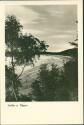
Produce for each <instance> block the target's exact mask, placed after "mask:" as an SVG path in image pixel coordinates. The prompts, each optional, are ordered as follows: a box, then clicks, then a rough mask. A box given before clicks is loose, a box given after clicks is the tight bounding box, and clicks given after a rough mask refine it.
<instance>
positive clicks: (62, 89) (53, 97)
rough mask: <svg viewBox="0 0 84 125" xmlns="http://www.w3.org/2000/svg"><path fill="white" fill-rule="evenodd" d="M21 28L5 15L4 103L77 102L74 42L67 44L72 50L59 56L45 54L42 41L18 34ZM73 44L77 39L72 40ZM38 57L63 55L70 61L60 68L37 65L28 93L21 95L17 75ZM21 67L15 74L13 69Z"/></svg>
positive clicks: (76, 49) (44, 45)
mask: <svg viewBox="0 0 84 125" xmlns="http://www.w3.org/2000/svg"><path fill="white" fill-rule="evenodd" d="M22 28H23V26H22V25H21V24H20V23H19V21H18V20H17V19H16V17H15V16H8V17H7V18H6V21H5V43H6V53H5V55H6V57H8V56H10V58H11V64H10V66H7V65H6V66H5V76H6V85H5V88H6V101H32V100H35V101H77V100H78V60H77V59H78V54H77V52H78V48H77V44H76V43H75V42H70V44H71V45H74V46H75V47H74V48H73V49H69V50H65V51H63V52H59V53H56V52H54V53H52V52H46V50H47V48H48V45H46V44H45V41H40V40H39V39H38V38H36V37H34V36H33V35H31V34H29V35H27V34H25V35H23V34H22V31H21V30H22ZM75 41H77V40H75ZM41 54H45V55H47V54H50V55H67V56H71V57H72V60H70V61H68V62H66V63H64V66H63V69H61V70H60V69H59V68H58V67H57V65H55V64H53V65H51V68H50V69H49V67H48V65H47V64H44V65H41V67H40V69H39V73H38V77H37V79H36V80H35V81H34V82H33V83H32V84H31V87H32V93H30V94H28V95H22V94H20V93H19V88H20V87H22V84H21V76H22V74H23V72H24V68H25V67H26V66H27V65H29V64H33V66H34V63H33V61H34V59H35V57H36V56H38V58H39V57H40V55H41ZM18 65H19V66H20V65H23V68H22V71H21V73H20V74H19V75H18V74H16V66H18Z"/></svg>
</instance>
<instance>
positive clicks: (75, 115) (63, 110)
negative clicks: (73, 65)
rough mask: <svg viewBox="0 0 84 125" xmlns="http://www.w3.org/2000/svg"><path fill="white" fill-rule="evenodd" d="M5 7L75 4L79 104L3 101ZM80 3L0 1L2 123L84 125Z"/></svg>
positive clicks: (5, 124) (81, 14)
mask: <svg viewBox="0 0 84 125" xmlns="http://www.w3.org/2000/svg"><path fill="white" fill-rule="evenodd" d="M4 5H77V6H78V21H79V22H78V36H79V48H78V56H79V59H78V60H79V64H78V65H79V68H78V69H79V101H78V102H24V103H21V102H18V103H12V102H11V103H7V102H5V101H4V100H5V90H4V88H5V76H4V73H5V72H4V70H5V69H4V65H5V30H4V19H5V12H4V8H5V6H4ZM82 9H83V8H82V0H80V1H67V2H66V1H52V2H50V1H46V2H42V1H41V2H39V1H38V2H37V1H15V2H14V1H12V2H11V1H10V2H5V1H4V2H1V6H0V10H1V12H2V13H0V51H1V53H0V67H1V69H0V83H1V86H0V90H1V124H4V125H7V124H8V125H9V124H10V125H12V124H20V125H21V124H23V125H24V124H82V123H83V39H82V38H83V28H82V27H83V26H82V24H83V22H82V16H83V13H82ZM8 104H18V105H20V104H27V105H28V106H27V107H24V108H23V107H20V106H18V107H17V106H16V107H8Z"/></svg>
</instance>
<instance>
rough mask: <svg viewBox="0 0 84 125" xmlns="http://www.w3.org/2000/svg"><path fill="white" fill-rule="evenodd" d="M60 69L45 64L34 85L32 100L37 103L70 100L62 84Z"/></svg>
mask: <svg viewBox="0 0 84 125" xmlns="http://www.w3.org/2000/svg"><path fill="white" fill-rule="evenodd" d="M61 76H62V75H61V73H60V70H59V68H58V67H57V66H56V65H54V64H53V65H52V66H51V69H50V70H49V69H48V65H46V64H43V65H41V67H40V70H39V73H38V77H37V79H36V80H35V81H34V82H33V83H32V89H33V90H32V98H33V99H34V100H36V101H65V100H68V99H69V95H68V92H67V90H66V88H64V84H63V83H62V77H61Z"/></svg>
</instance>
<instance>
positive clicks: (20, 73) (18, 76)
mask: <svg viewBox="0 0 84 125" xmlns="http://www.w3.org/2000/svg"><path fill="white" fill-rule="evenodd" d="M25 66H26V63H25V64H24V66H23V68H22V71H21V73H20V74H19V75H18V76H17V78H16V80H18V79H19V77H20V76H21V75H22V73H23V71H24V68H25Z"/></svg>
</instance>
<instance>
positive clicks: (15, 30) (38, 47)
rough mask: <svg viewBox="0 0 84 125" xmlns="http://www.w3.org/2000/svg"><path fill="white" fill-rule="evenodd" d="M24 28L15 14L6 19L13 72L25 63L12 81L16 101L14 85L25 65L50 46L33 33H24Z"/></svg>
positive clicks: (9, 54) (6, 36) (7, 45)
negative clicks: (17, 66)
mask: <svg viewBox="0 0 84 125" xmlns="http://www.w3.org/2000/svg"><path fill="white" fill-rule="evenodd" d="M22 29H23V26H22V25H21V24H20V23H19V21H18V20H17V19H16V17H15V16H13V15H12V16H7V18H6V21H5V43H6V56H10V58H11V72H12V74H15V70H16V65H23V68H22V71H21V73H20V74H19V75H17V77H16V78H14V79H12V81H11V85H12V88H13V95H14V97H15V100H16V101H17V100H18V97H17V93H16V91H15V87H14V86H15V85H16V83H17V81H18V79H19V78H20V76H21V75H22V73H23V71H24V68H25V66H26V65H28V64H30V63H32V64H33V60H34V59H35V57H36V56H38V57H39V56H40V53H41V52H43V51H45V50H46V49H47V47H48V46H47V45H45V42H43V41H40V40H39V39H38V38H35V37H34V36H33V35H31V34H29V35H27V34H25V35H23V34H22ZM13 76H14V75H13ZM16 87H17V86H16Z"/></svg>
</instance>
